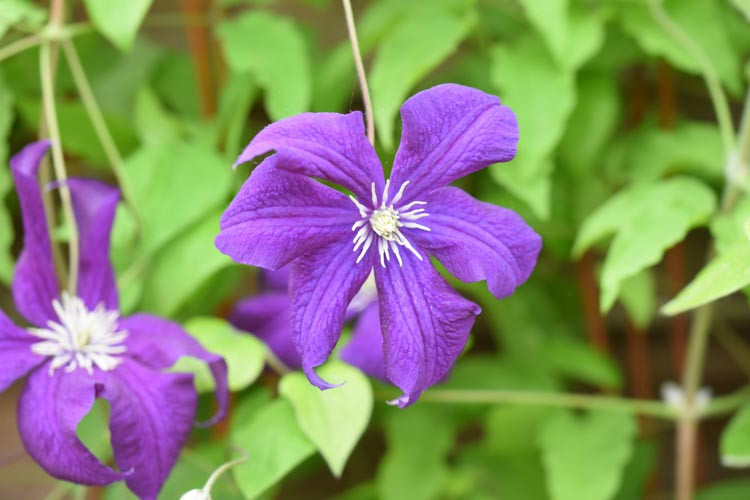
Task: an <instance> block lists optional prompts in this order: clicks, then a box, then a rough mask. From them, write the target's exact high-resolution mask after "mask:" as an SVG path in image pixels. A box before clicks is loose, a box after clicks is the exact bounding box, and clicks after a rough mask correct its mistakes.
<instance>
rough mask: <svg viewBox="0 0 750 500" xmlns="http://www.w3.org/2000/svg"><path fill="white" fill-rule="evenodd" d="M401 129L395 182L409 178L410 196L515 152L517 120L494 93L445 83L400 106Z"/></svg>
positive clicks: (399, 184)
mask: <svg viewBox="0 0 750 500" xmlns="http://www.w3.org/2000/svg"><path fill="white" fill-rule="evenodd" d="M401 121H402V123H403V132H402V134H401V145H400V147H399V149H398V152H397V153H396V158H395V160H394V162H393V172H392V173H391V184H392V185H393V186H401V185H402V183H404V182H405V181H410V184H409V189H408V191H407V192H408V196H409V199H412V200H413V199H421V198H419V196H420V195H421V194H422V193H424V192H426V191H427V192H428V191H430V190H432V189H436V188H439V187H443V186H445V185H447V184H450V183H451V182H453V181H454V180H456V179H458V178H460V177H463V176H465V175H468V174H470V173H472V172H475V171H477V170H480V169H482V168H485V167H487V166H489V165H491V164H493V163H497V162H502V161H509V160H511V159H513V157H514V156H515V154H516V143H517V142H518V123H517V122H516V117H515V115H514V114H513V111H511V110H510V108H508V107H506V106H502V105H501V104H500V99H498V98H497V97H496V96H493V95H490V94H486V93H484V92H482V91H481V90H477V89H474V88H471V87H464V86H462V85H455V84H445V85H438V86H436V87H432V88H431V89H427V90H424V91H422V92H419V93H418V94H415V95H414V96H412V97H411V98H409V100H407V101H406V102H405V103H404V105H403V106H402V107H401Z"/></svg>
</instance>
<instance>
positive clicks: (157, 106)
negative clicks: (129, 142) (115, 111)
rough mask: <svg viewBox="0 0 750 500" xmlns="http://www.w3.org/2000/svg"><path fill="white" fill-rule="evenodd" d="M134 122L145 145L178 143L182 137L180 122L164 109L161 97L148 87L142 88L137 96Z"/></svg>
mask: <svg viewBox="0 0 750 500" xmlns="http://www.w3.org/2000/svg"><path fill="white" fill-rule="evenodd" d="M133 121H134V123H135V128H136V131H137V132H138V136H139V137H140V139H141V142H142V143H143V144H161V143H165V142H169V143H171V142H176V141H177V140H178V139H179V138H180V135H181V134H180V133H181V126H180V123H179V121H178V120H177V119H176V118H175V117H174V116H172V115H171V114H170V113H168V112H167V110H166V109H164V106H162V103H161V102H159V96H157V95H156V92H154V91H153V90H151V89H150V88H148V87H142V88H141V89H140V90H139V91H138V94H136V98H135V116H134V117H133Z"/></svg>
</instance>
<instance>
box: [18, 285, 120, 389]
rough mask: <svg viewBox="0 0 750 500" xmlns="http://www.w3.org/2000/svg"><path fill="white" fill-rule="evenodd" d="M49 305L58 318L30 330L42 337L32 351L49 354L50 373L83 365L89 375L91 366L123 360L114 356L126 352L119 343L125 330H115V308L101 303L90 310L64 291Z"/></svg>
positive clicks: (110, 366) (107, 367)
mask: <svg viewBox="0 0 750 500" xmlns="http://www.w3.org/2000/svg"><path fill="white" fill-rule="evenodd" d="M52 307H53V308H54V310H55V313H57V318H58V321H56V322H55V321H52V320H49V321H47V328H30V329H29V333H31V334H32V335H34V336H36V337H39V338H41V339H44V340H43V341H42V342H37V343H35V344H33V345H32V346H31V350H32V352H34V353H35V354H38V355H40V356H50V357H52V363H50V367H49V372H50V375H51V374H52V373H54V371H55V370H57V369H58V368H61V367H63V366H64V367H65V371H66V372H68V373H70V372H72V371H74V370H76V369H77V368H83V369H84V370H86V371H87V372H88V373H89V374H92V373H93V371H94V366H96V367H97V368H99V369H100V370H102V371H109V370H113V369H114V368H115V367H116V366H117V365H119V364H120V363H121V362H122V360H121V359H119V357H118V356H117V355H118V354H122V353H124V352H125V346H124V345H122V342H123V341H124V340H125V338H126V337H127V336H128V332H126V331H122V330H118V324H117V321H118V320H119V318H120V313H119V312H118V311H108V310H107V309H106V307H105V306H104V304H103V303H102V304H99V305H98V306H96V308H95V309H94V310H93V311H89V310H88V309H87V308H86V304H84V302H83V300H81V299H80V298H79V297H73V296H71V295H70V294H68V293H67V292H63V294H62V301H60V300H57V299H55V300H53V301H52Z"/></svg>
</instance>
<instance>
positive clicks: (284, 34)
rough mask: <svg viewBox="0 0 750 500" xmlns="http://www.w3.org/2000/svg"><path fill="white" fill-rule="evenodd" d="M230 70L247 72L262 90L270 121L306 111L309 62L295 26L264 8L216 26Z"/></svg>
mask: <svg viewBox="0 0 750 500" xmlns="http://www.w3.org/2000/svg"><path fill="white" fill-rule="evenodd" d="M217 34H218V36H219V38H220V39H221V40H222V42H223V47H224V54H225V55H226V58H227V63H228V64H229V67H230V68H231V69H232V71H235V72H237V73H244V72H250V73H252V74H253V76H254V77H255V78H256V80H257V81H258V83H259V84H260V86H261V87H263V90H264V91H265V105H266V111H268V114H269V115H270V116H271V119H273V120H279V119H281V118H284V117H286V116H291V115H294V114H297V113H302V112H303V111H307V110H308V108H309V105H310V93H311V85H312V83H311V77H310V62H309V56H308V53H307V48H306V46H305V39H304V37H303V35H302V32H301V31H300V29H299V28H298V27H297V25H296V24H295V23H294V22H293V21H291V20H289V19H287V18H284V17H281V16H277V15H275V14H271V13H270V12H263V11H248V12H246V13H244V14H242V15H240V16H238V17H237V18H235V19H232V20H229V21H223V22H222V23H221V24H219V25H218V27H217Z"/></svg>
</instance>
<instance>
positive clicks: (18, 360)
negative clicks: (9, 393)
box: [0, 310, 45, 392]
mask: <svg viewBox="0 0 750 500" xmlns="http://www.w3.org/2000/svg"><path fill="white" fill-rule="evenodd" d="M38 340H39V339H38V338H36V337H33V336H31V335H29V334H28V333H27V332H26V330H24V329H22V328H19V327H17V326H16V325H14V324H13V322H12V321H11V320H10V319H8V317H7V316H6V315H5V313H4V312H3V311H2V310H0V392H3V391H4V390H5V389H7V388H8V387H9V386H10V385H11V384H12V383H13V382H15V381H16V380H18V379H19V378H21V377H23V376H24V375H26V374H27V373H29V372H30V371H31V370H33V369H34V368H35V367H37V366H39V365H40V364H42V362H43V361H44V359H45V358H44V357H42V356H39V355H37V354H34V353H33V352H31V346H32V345H33V344H34V343H35V342H37V341H38Z"/></svg>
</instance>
